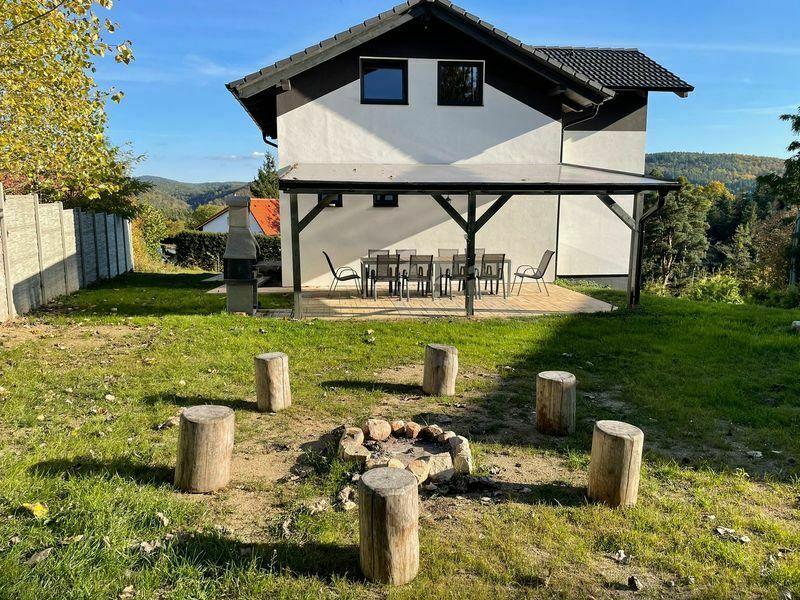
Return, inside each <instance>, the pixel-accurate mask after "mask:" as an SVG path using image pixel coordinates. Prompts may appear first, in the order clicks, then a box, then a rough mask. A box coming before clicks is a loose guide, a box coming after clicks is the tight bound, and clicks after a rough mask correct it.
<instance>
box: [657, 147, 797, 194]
mask: <svg viewBox="0 0 800 600" xmlns="http://www.w3.org/2000/svg"><path fill="white" fill-rule="evenodd" d="M783 161H784V159H782V158H775V157H772V156H751V155H749V154H706V153H705V152H657V153H655V154H648V155H647V160H646V165H647V166H646V171H645V172H646V173H649V172H650V171H651V170H653V169H656V168H658V169H661V170H662V171H664V174H665V176H666V177H668V178H670V179H674V178H677V177H680V176H683V177H686V179H688V180H689V181H691V182H692V183H696V184H706V183H709V182H711V181H721V182H722V183H724V184H725V185H726V186H727V188H728V189H729V190H731V191H732V192H734V193H739V192H744V191H750V190H752V189H753V187H754V186H755V183H756V177H758V176H759V175H763V174H765V173H770V172H777V173H781V172H783Z"/></svg>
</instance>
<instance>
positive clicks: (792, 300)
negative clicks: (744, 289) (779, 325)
mask: <svg viewBox="0 0 800 600" xmlns="http://www.w3.org/2000/svg"><path fill="white" fill-rule="evenodd" d="M747 301H748V302H750V303H752V304H763V305H764V306H773V307H775V308H797V307H800V288H798V287H790V288H783V289H776V288H768V287H758V288H755V289H753V291H752V292H750V295H749V296H748V298H747Z"/></svg>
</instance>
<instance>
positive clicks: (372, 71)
mask: <svg viewBox="0 0 800 600" xmlns="http://www.w3.org/2000/svg"><path fill="white" fill-rule="evenodd" d="M361 102H363V103H365V104H406V103H407V102H408V62H407V61H404V60H375V59H364V60H362V61H361Z"/></svg>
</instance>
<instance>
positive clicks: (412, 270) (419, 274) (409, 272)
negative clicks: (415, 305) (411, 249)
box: [400, 254, 433, 300]
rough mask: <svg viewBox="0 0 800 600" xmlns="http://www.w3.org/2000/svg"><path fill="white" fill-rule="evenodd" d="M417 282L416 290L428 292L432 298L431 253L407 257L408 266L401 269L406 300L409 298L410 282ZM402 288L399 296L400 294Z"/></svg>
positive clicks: (423, 293) (424, 293) (423, 292)
mask: <svg viewBox="0 0 800 600" xmlns="http://www.w3.org/2000/svg"><path fill="white" fill-rule="evenodd" d="M414 281H416V282H417V292H420V291H422V295H423V296H424V295H426V294H430V295H431V299H433V254H419V255H414V256H411V257H409V260H408V267H407V268H404V269H403V284H404V285H405V289H406V300H411V285H410V284H411V283H412V282H414ZM402 289H403V288H400V290H401V292H400V293H401V296H402Z"/></svg>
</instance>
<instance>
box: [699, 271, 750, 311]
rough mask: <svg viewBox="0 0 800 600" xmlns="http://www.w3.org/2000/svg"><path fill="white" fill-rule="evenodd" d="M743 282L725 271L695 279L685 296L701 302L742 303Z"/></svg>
mask: <svg viewBox="0 0 800 600" xmlns="http://www.w3.org/2000/svg"><path fill="white" fill-rule="evenodd" d="M740 288H741V284H740V283H739V280H738V279H736V278H735V277H733V276H731V275H727V274H725V273H717V274H715V275H711V276H710V277H703V278H702V279H698V280H697V281H695V282H694V283H693V284H692V285H691V287H689V289H688V290H687V291H686V294H685V296H686V297H687V298H691V299H692V300H700V301H701V302H725V303H727V304H742V302H743V300H742V294H741V291H740Z"/></svg>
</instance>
